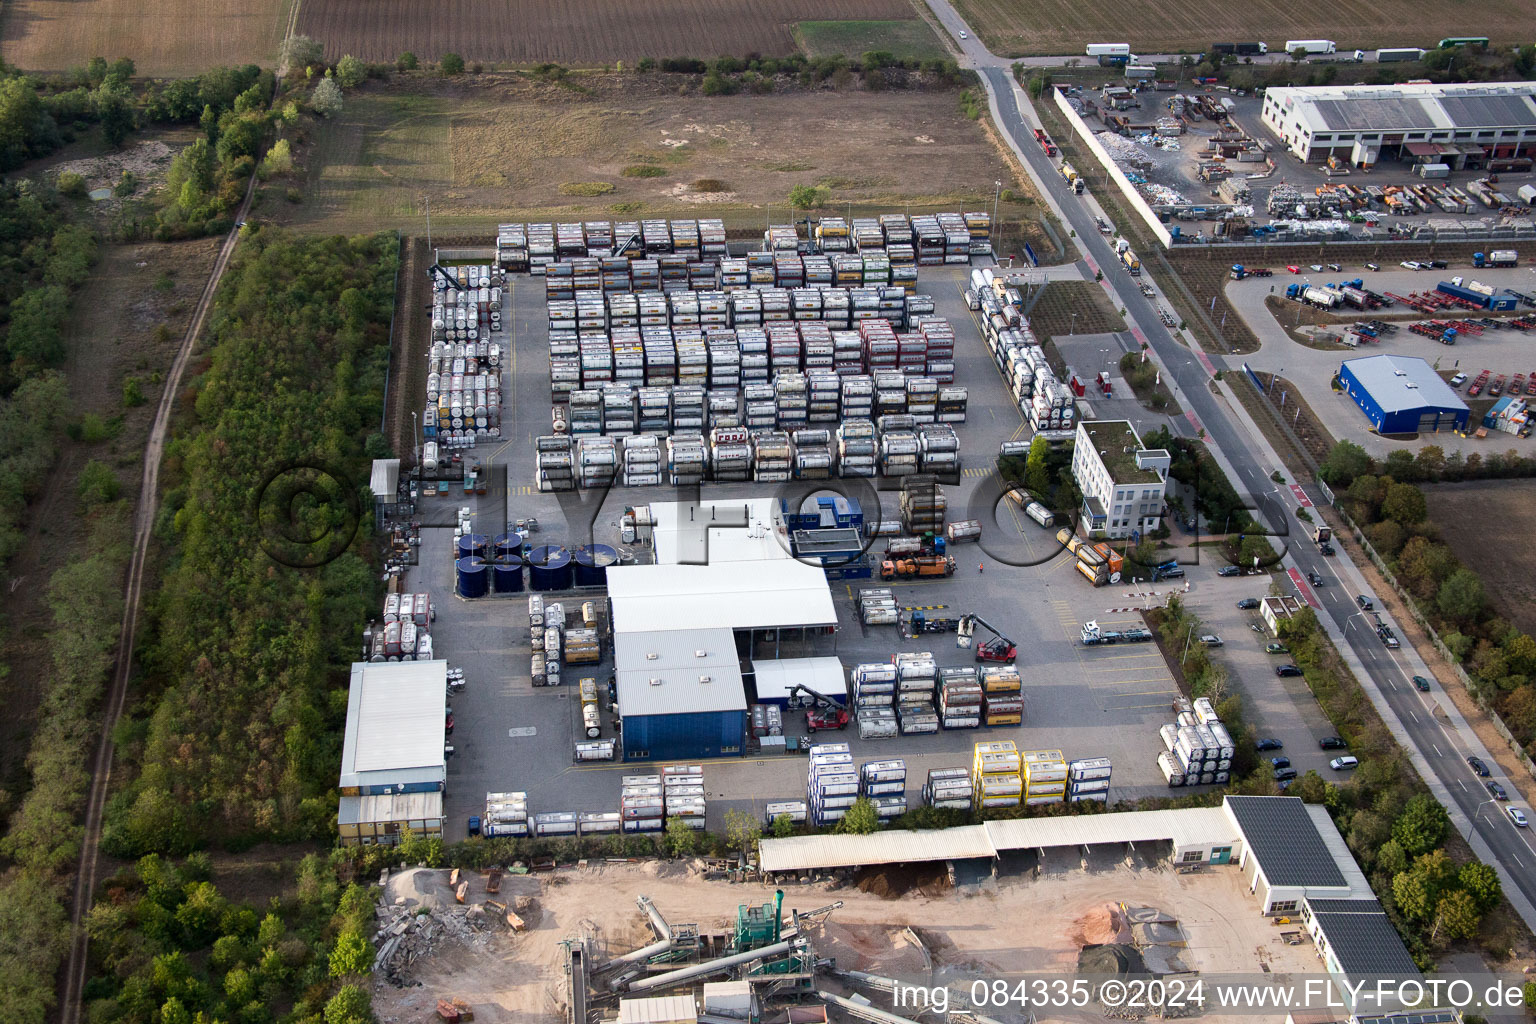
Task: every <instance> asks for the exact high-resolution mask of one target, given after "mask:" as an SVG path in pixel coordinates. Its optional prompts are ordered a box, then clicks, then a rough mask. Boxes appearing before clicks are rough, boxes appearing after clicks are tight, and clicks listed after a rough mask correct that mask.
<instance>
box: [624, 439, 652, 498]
mask: <svg viewBox="0 0 1536 1024" xmlns="http://www.w3.org/2000/svg"><path fill="white" fill-rule="evenodd" d="M623 447H624V475H623V481H624V486H625V487H654V486H656V485H657V484H660V483H661V478H662V468H661V445H660V443H659V442H658V441H657V440H656V437H655V436H654V435H651V434H635V435H633V436H631V437H626V438H624V441H623Z"/></svg>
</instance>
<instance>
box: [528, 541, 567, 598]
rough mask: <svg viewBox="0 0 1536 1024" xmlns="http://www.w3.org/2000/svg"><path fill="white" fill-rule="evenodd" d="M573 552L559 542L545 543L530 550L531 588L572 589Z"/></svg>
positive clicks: (529, 576) (529, 578)
mask: <svg viewBox="0 0 1536 1024" xmlns="http://www.w3.org/2000/svg"><path fill="white" fill-rule="evenodd" d="M571 580H572V571H571V553H570V552H569V551H567V550H565V548H563V547H561V546H560V545H558V544H545V545H543V546H541V547H536V548H534V549H533V550H532V551H530V552H528V583H529V586H530V588H531V589H533V590H539V591H545V590H570V589H571Z"/></svg>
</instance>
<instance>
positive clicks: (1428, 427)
mask: <svg viewBox="0 0 1536 1024" xmlns="http://www.w3.org/2000/svg"><path fill="white" fill-rule="evenodd" d="M1339 384H1340V386H1341V387H1342V388H1343V389H1344V393H1345V394H1347V395H1349V397H1350V398H1352V399H1354V401H1355V404H1356V405H1358V406H1359V407H1360V411H1361V412H1363V413H1365V418H1366V419H1368V420H1370V421H1371V426H1372V427H1373V428H1374V429H1375V431H1376V433H1378V434H1413V433H1427V434H1433V433H1437V432H1439V431H1442V430H1457V431H1464V430H1466V429H1467V418H1468V416H1469V415H1470V414H1471V411H1470V410H1469V409H1468V408H1467V404H1466V403H1465V402H1463V401H1462V400H1461V399H1460V398H1458V397H1457V395H1456V392H1454V391H1452V390H1451V388H1450V386H1449V385H1448V384H1446V383H1445V381H1443V380H1441V379H1440V375H1439V374H1438V373H1436V372H1435V370H1434V368H1433V367H1431V366H1430V365H1429V364H1428V363H1426V362H1425V361H1424V360H1422V359H1417V358H1414V357H1413V356H1387V355H1382V356H1366V357H1364V358H1361V359H1349V360H1346V361H1345V362H1344V364H1343V365H1342V366H1340V367H1339Z"/></svg>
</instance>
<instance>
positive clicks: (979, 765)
mask: <svg viewBox="0 0 1536 1024" xmlns="http://www.w3.org/2000/svg"><path fill="white" fill-rule="evenodd" d="M1022 768H1023V762H1022V761H1021V759H1020V758H1019V750H1018V747H1017V746H1015V745H1014V743H1013V741H1012V740H991V741H987V742H982V743H978V744H976V747H975V750H974V752H973V756H972V760H971V786H972V789H973V792H974V796H973V799H974V803H973V807H974V809H975V810H977V811H982V810H988V809H991V808H996V807H1017V806H1018V805H1019V801H1020V800H1021V799H1022V798H1023V795H1024V777H1023V774H1022Z"/></svg>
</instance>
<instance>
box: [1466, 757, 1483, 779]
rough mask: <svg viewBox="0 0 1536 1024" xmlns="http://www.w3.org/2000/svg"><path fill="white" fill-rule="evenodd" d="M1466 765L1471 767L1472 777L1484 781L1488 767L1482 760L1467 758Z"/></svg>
mask: <svg viewBox="0 0 1536 1024" xmlns="http://www.w3.org/2000/svg"><path fill="white" fill-rule="evenodd" d="M1467 764H1468V765H1470V766H1471V768H1472V772H1473V774H1474V775H1478V776H1480V777H1481V778H1485V779H1486V778H1487V777H1488V765H1487V764H1485V763H1484V762H1483V759H1482V758H1480V757H1469V758H1467Z"/></svg>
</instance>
